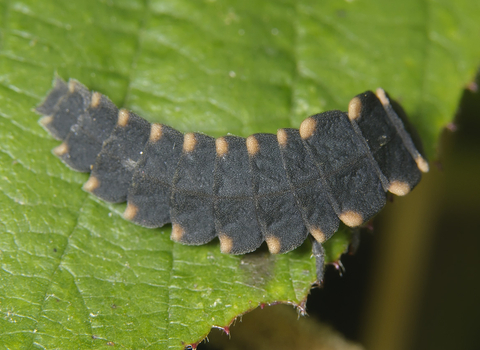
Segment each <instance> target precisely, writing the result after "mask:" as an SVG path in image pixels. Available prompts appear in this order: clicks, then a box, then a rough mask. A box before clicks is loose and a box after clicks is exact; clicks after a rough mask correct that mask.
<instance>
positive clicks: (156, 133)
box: [150, 123, 162, 142]
mask: <svg viewBox="0 0 480 350" xmlns="http://www.w3.org/2000/svg"><path fill="white" fill-rule="evenodd" d="M161 138H162V124H157V123H153V124H152V125H151V126H150V142H157V141H158V140H160V139H161Z"/></svg>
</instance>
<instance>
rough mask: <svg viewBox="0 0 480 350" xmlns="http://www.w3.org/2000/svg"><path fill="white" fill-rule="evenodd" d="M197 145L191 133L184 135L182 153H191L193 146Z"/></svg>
mask: <svg viewBox="0 0 480 350" xmlns="http://www.w3.org/2000/svg"><path fill="white" fill-rule="evenodd" d="M196 144H197V139H196V138H195V134H194V133H193V132H189V133H188V134H185V136H184V137H183V151H184V152H187V153H188V152H192V151H193V150H194V149H195V145H196Z"/></svg>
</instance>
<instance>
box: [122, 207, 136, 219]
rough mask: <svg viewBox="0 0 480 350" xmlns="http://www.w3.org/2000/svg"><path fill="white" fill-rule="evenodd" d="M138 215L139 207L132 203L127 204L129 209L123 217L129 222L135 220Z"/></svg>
mask: <svg viewBox="0 0 480 350" xmlns="http://www.w3.org/2000/svg"><path fill="white" fill-rule="evenodd" d="M137 213H138V207H137V206H136V205H134V204H132V203H127V208H126V209H125V211H124V212H123V217H124V218H125V219H127V220H130V221H131V220H133V219H134V218H135V216H136V215H137Z"/></svg>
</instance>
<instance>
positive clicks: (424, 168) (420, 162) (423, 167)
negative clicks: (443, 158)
mask: <svg viewBox="0 0 480 350" xmlns="http://www.w3.org/2000/svg"><path fill="white" fill-rule="evenodd" d="M415 162H416V163H417V167H418V169H420V171H421V172H422V173H428V171H429V170H430V167H429V166H428V162H427V161H426V160H425V158H423V157H422V156H418V157H417V159H415Z"/></svg>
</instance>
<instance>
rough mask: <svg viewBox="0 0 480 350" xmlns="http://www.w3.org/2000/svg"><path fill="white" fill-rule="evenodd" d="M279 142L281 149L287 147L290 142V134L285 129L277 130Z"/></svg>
mask: <svg viewBox="0 0 480 350" xmlns="http://www.w3.org/2000/svg"><path fill="white" fill-rule="evenodd" d="M277 141H278V144H279V145H280V147H285V146H286V145H287V142H288V134H287V132H286V131H285V129H278V130H277Z"/></svg>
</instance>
